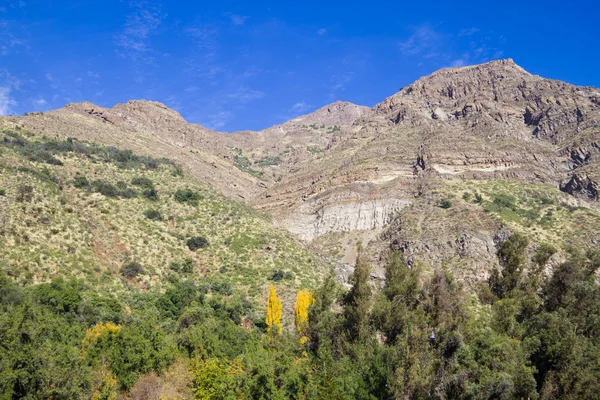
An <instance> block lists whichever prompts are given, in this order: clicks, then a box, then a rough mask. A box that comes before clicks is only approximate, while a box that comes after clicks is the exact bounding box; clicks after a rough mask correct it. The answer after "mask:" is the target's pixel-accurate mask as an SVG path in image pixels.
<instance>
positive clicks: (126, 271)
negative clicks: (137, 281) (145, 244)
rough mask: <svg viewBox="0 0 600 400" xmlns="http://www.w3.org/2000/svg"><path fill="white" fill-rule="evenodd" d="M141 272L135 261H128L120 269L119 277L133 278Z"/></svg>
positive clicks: (140, 267) (141, 269)
mask: <svg viewBox="0 0 600 400" xmlns="http://www.w3.org/2000/svg"><path fill="white" fill-rule="evenodd" d="M142 272H144V269H143V268H142V266H141V265H140V263H138V262H136V261H130V262H128V263H127V264H125V265H123V267H122V268H121V275H123V276H124V277H125V278H135V277H137V276H138V275H140V274H141V273H142Z"/></svg>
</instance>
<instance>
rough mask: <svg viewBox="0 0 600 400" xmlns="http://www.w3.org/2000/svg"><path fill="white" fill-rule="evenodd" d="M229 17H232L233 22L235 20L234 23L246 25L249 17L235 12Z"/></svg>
mask: <svg viewBox="0 0 600 400" xmlns="http://www.w3.org/2000/svg"><path fill="white" fill-rule="evenodd" d="M229 17H230V18H231V22H233V24H234V25H244V24H245V23H246V20H247V19H248V18H249V17H247V16H244V15H235V14H231V15H230V16H229Z"/></svg>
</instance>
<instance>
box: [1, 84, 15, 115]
mask: <svg viewBox="0 0 600 400" xmlns="http://www.w3.org/2000/svg"><path fill="white" fill-rule="evenodd" d="M16 105H17V102H16V101H14V100H13V99H12V97H11V89H10V87H8V86H0V116H3V115H9V114H10V113H11V111H12V109H13V107H14V106H16Z"/></svg>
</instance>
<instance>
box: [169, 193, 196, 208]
mask: <svg viewBox="0 0 600 400" xmlns="http://www.w3.org/2000/svg"><path fill="white" fill-rule="evenodd" d="M173 197H174V198H175V200H176V201H178V202H180V203H185V204H189V205H191V206H194V207H196V206H198V200H200V195H199V194H198V193H196V192H194V191H193V190H191V189H179V190H177V191H176V192H175V194H174V195H173Z"/></svg>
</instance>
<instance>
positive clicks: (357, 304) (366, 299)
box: [344, 255, 372, 340]
mask: <svg viewBox="0 0 600 400" xmlns="http://www.w3.org/2000/svg"><path fill="white" fill-rule="evenodd" d="M370 272H371V271H370V267H369V265H368V264H367V263H366V262H365V261H364V260H363V259H362V257H361V256H360V255H359V256H358V257H357V259H356V266H355V267H354V272H352V275H351V276H350V283H351V284H352V288H351V289H350V291H349V292H348V293H347V294H346V296H345V297H344V317H345V327H346V331H347V332H348V335H349V338H350V340H364V339H365V338H366V337H367V336H368V334H369V331H370V328H369V309H370V308H371V294H372V289H371V286H370V284H369V275H370Z"/></svg>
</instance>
